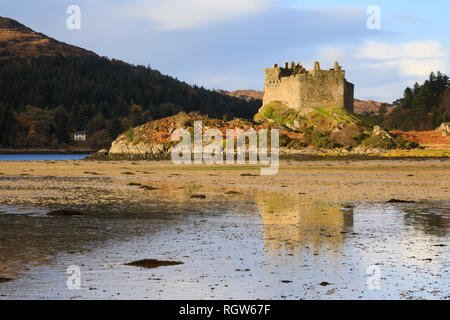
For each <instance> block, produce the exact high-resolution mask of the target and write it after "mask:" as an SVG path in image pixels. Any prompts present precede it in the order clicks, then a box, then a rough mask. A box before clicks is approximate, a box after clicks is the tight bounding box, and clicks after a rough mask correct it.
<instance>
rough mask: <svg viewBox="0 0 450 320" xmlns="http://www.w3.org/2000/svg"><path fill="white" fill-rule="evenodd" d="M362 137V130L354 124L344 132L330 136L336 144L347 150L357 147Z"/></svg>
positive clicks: (344, 129)
mask: <svg viewBox="0 0 450 320" xmlns="http://www.w3.org/2000/svg"><path fill="white" fill-rule="evenodd" d="M362 136H363V131H362V129H361V128H360V127H358V126H357V125H356V124H354V123H350V124H348V125H346V126H345V127H344V128H343V129H342V130H339V131H335V132H332V133H331V134H330V138H331V140H332V141H333V142H334V143H335V144H337V145H339V146H341V147H345V148H353V147H356V146H357V145H358V144H359V143H360V142H361V138H362Z"/></svg>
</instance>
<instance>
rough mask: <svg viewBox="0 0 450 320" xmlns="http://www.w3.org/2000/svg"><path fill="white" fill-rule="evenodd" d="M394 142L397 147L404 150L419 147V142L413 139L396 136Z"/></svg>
mask: <svg viewBox="0 0 450 320" xmlns="http://www.w3.org/2000/svg"><path fill="white" fill-rule="evenodd" d="M395 142H396V143H397V148H399V149H404V150H411V149H417V148H418V147H419V144H418V143H417V142H415V141H411V140H406V139H403V138H400V137H399V138H396V139H395Z"/></svg>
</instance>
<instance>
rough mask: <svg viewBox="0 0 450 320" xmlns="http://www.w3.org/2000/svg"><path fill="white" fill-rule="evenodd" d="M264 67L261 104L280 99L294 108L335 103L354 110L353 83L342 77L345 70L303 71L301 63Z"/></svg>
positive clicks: (337, 105) (317, 67)
mask: <svg viewBox="0 0 450 320" xmlns="http://www.w3.org/2000/svg"><path fill="white" fill-rule="evenodd" d="M286 67H287V65H285V68H279V67H278V66H276V65H275V66H274V68H273V69H266V70H265V73H266V81H265V86H264V97H263V104H268V103H269V102H271V101H280V102H283V103H285V104H286V105H287V106H288V107H290V108H293V109H301V108H320V107H338V108H345V109H347V110H348V111H350V112H353V90H354V88H353V84H351V83H349V82H347V81H346V80H345V71H344V70H341V69H340V67H339V65H338V64H335V69H332V70H320V66H319V65H318V63H316V65H315V68H314V70H311V71H306V70H305V69H304V68H303V67H302V66H301V64H300V63H298V64H297V65H294V64H293V63H292V64H291V66H290V67H289V68H286Z"/></svg>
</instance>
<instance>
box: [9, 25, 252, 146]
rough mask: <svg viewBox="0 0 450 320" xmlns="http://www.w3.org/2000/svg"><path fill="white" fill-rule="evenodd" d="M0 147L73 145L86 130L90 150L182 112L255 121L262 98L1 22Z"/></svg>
mask: <svg viewBox="0 0 450 320" xmlns="http://www.w3.org/2000/svg"><path fill="white" fill-rule="evenodd" d="M0 23H1V26H2V27H1V31H0V34H2V36H1V37H2V38H1V39H3V40H2V42H1V43H2V47H3V49H4V51H3V52H4V53H5V52H7V55H6V54H4V55H3V58H2V59H0V92H2V95H1V96H0V146H1V147H3V148H16V149H19V148H54V149H57V148H69V149H70V147H71V146H73V145H74V142H73V141H72V137H71V136H72V134H73V132H74V131H85V132H86V133H87V139H88V141H87V142H86V143H85V144H86V147H87V148H91V149H99V148H101V147H105V146H107V145H109V144H110V143H111V142H112V141H113V140H114V139H115V138H116V137H117V135H118V134H119V133H121V132H124V131H126V130H128V129H130V128H132V127H135V126H138V125H141V124H144V123H146V122H148V121H152V120H154V119H159V118H163V117H167V116H171V115H175V114H177V113H178V112H180V111H186V112H191V111H199V112H201V113H202V114H205V115H208V116H210V117H214V118H220V119H222V118H226V119H233V118H234V117H241V118H251V117H252V116H253V115H254V114H255V112H256V111H257V109H258V107H259V106H260V104H259V102H258V101H257V100H250V101H245V100H243V99H239V98H235V97H230V96H226V95H222V94H220V93H217V92H215V91H212V90H207V89H205V88H203V87H198V86H195V85H194V86H191V85H189V84H187V83H185V82H182V81H179V80H178V79H175V78H172V77H170V76H166V75H163V74H161V73H160V72H159V71H157V70H153V69H151V68H149V67H144V66H134V65H130V64H128V63H125V62H122V61H118V60H114V59H113V60H109V59H107V58H105V57H99V56H97V55H96V54H94V53H92V52H90V51H87V50H84V49H81V48H77V47H74V46H70V45H67V44H64V43H62V42H58V41H56V40H53V39H50V38H48V37H46V36H45V35H42V34H39V33H36V32H34V31H32V30H31V29H29V28H27V27H25V26H23V25H21V24H20V23H18V22H17V21H14V20H11V19H7V18H1V20H0Z"/></svg>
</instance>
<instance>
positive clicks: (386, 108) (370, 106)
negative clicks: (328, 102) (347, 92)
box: [354, 99, 396, 116]
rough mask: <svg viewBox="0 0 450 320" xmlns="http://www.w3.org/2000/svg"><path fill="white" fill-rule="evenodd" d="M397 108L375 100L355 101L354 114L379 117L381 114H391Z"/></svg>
mask: <svg viewBox="0 0 450 320" xmlns="http://www.w3.org/2000/svg"><path fill="white" fill-rule="evenodd" d="M395 107H396V106H394V105H392V104H389V103H385V102H378V101H373V100H358V99H355V100H354V112H355V113H356V114H360V115H375V116H379V115H380V113H385V114H389V113H391V112H392V110H394V109H395Z"/></svg>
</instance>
